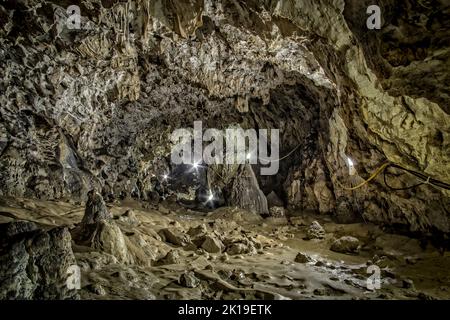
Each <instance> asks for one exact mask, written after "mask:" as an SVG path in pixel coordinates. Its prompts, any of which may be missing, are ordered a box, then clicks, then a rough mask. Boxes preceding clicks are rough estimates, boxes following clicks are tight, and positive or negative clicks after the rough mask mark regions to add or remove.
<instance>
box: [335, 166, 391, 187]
mask: <svg viewBox="0 0 450 320" xmlns="http://www.w3.org/2000/svg"><path fill="white" fill-rule="evenodd" d="M390 164H391V163H390V162H386V163H384V164H383V165H381V166H380V167H379V168H378V169H377V170H375V172H374V173H373V174H372V175H371V176H370V177H369V178H368V179H367V180H364V181H363V182H361V183H360V184H358V185H357V186H354V187H351V188H349V187H346V186H344V185H342V184H341V183H340V182H339V180H338V179H336V182H337V184H338V185H339V186H340V187H341V188H343V189H345V190H349V191H351V190H356V189H359V188H361V187H362V186H364V185H365V184H367V183H369V182H370V181H371V180H373V179H375V178H376V176H378V175H379V174H380V173H381V172H383V170H384V169H386V167H387V166H389V165H390Z"/></svg>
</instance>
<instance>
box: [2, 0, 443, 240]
mask: <svg viewBox="0 0 450 320" xmlns="http://www.w3.org/2000/svg"><path fill="white" fill-rule="evenodd" d="M377 3H378V4H379V5H380V7H381V9H382V17H383V19H382V20H383V25H382V29H381V30H367V27H366V19H367V14H366V8H367V6H368V5H370V4H372V3H371V1H368V0H367V1H366V0H364V1H360V0H347V1H343V0H342V1H325V0H321V1H313V0H305V1H295V0H264V1H256V0H250V1H245V2H238V1H230V0H220V1H212V0H205V1H197V0H196V1H187V0H186V1H185V0H182V1H163V0H158V1H143V0H135V1H127V2H123V1H100V0H94V1H89V2H81V1H72V2H71V4H77V5H79V6H80V9H81V15H82V19H81V29H79V30H69V29H68V28H67V27H66V21H67V14H66V8H65V7H63V6H62V4H61V2H59V1H45V2H41V1H35V0H23V1H12V0H7V1H3V2H2V4H0V15H1V19H0V72H1V74H2V79H1V80H0V92H1V93H0V194H1V195H12V196H26V197H35V198H43V199H67V200H70V201H85V200H86V194H87V192H88V191H89V190H92V189H93V188H96V190H99V192H100V193H101V194H102V195H103V196H104V197H105V199H114V198H116V199H117V198H126V197H134V198H139V199H143V200H148V199H155V197H156V198H159V195H157V194H158V193H161V194H164V195H165V193H166V191H167V190H166V189H169V190H170V188H171V186H170V184H171V183H172V182H170V181H169V182H166V184H168V185H167V186H165V187H164V186H163V187H161V186H162V185H163V181H162V178H161V177H162V176H163V175H164V174H166V173H169V172H170V171H171V170H172V169H173V168H171V166H170V162H169V158H168V155H169V152H170V143H169V135H170V133H171V132H172V131H173V130H174V129H176V128H180V127H191V126H192V123H193V121H194V120H199V119H201V120H203V122H204V126H205V127H206V126H209V127H215V128H219V129H222V128H225V127H228V126H230V125H239V126H241V127H242V128H255V127H259V128H266V127H276V128H279V129H280V132H281V136H280V139H281V141H280V148H281V155H286V154H288V153H289V152H290V151H291V150H293V149H294V148H297V147H298V146H299V147H298V149H296V151H295V152H294V153H293V154H292V155H291V156H290V157H288V158H286V159H284V160H283V161H280V172H279V174H278V175H276V176H272V177H270V176H268V177H260V176H256V177H255V179H256V180H257V181H258V184H256V183H253V182H252V183H251V185H252V186H253V187H252V188H254V189H255V190H258V189H261V191H262V192H263V193H264V194H266V195H267V194H269V193H270V192H271V191H273V190H275V191H276V192H277V193H279V196H280V197H282V198H283V201H284V202H285V203H286V204H288V205H289V206H290V207H294V208H300V209H302V210H304V211H312V212H320V213H329V214H336V213H337V212H338V213H339V215H340V216H342V217H343V220H342V221H345V222H350V221H353V220H355V219H356V220H357V219H359V218H361V216H362V217H364V219H366V220H369V221H373V222H378V223H384V224H390V225H396V226H403V227H404V228H407V229H409V230H411V231H422V232H424V231H435V230H436V231H439V232H445V233H448V232H450V219H449V210H448V208H449V207H450V194H449V193H448V191H442V190H436V189H433V188H432V187H431V186H429V185H422V186H420V187H418V188H415V189H414V190H407V191H400V192H392V191H390V190H389V189H387V188H386V187H385V186H384V184H383V182H382V177H381V176H380V177H378V178H376V179H375V180H374V182H373V183H372V184H369V185H367V186H365V187H363V188H361V189H359V190H357V191H354V192H349V191H346V190H344V189H343V188H342V185H350V184H352V183H357V182H360V181H362V179H363V178H367V177H368V176H369V174H370V173H371V172H373V171H374V170H375V169H376V168H377V167H378V166H379V165H380V164H381V163H383V162H384V161H386V160H389V161H392V162H394V163H397V164H400V165H402V166H405V167H407V168H409V169H413V170H417V171H420V172H423V173H425V174H426V175H428V176H431V177H433V178H436V179H440V180H443V181H446V182H449V181H450V161H449V160H450V159H449V158H450V154H449V136H450V135H449V133H450V126H449V123H450V119H449V115H448V112H449V109H448V105H449V89H448V85H447V84H448V83H449V82H450V76H449V75H450V70H449V68H450V67H449V66H450V63H449V59H450V46H449V45H448V41H449V37H450V28H449V26H448V21H450V19H449V16H450V13H449V7H448V4H446V2H445V1H443V0H436V1H431V2H430V4H429V5H427V4H425V2H424V1H413V0H407V1H401V2H398V1H390V0H380V1H378V2H377ZM426 3H428V2H426ZM23 21H27V23H26V24H24V23H23ZM347 156H349V157H351V158H352V159H353V162H354V163H355V170H356V175H355V176H352V177H351V178H350V177H349V175H348V166H347V163H348V162H347ZM224 170H225V171H229V174H230V175H229V176H227V175H223V177H224V178H225V179H228V178H229V177H230V181H216V182H217V184H220V185H222V187H224V188H226V187H227V186H228V185H230V184H231V185H233V184H234V185H235V188H237V189H238V190H240V189H239V188H243V187H246V186H247V184H245V183H242V182H240V181H241V180H240V179H239V177H238V174H239V171H238V170H234V169H233V168H229V169H224ZM208 178H209V177H208ZM155 179H156V180H159V183H156V182H155ZM252 179H253V178H252ZM388 179H390V181H393V182H392V184H393V185H395V186H397V187H405V186H408V185H412V184H414V183H416V182H417V181H416V180H415V179H413V178H411V177H409V176H407V175H404V174H402V173H401V172H400V171H398V170H395V169H390V170H389V172H388ZM195 185H197V182H196V184H195ZM166 187H167V188H166ZM172 187H174V185H172ZM187 187H188V186H187ZM165 188H166V189H165ZM163 189H164V190H163ZM232 190H233V188H232ZM235 190H236V189H235ZM280 191H281V192H280ZM155 192H156V194H155ZM258 193H259V192H258ZM230 194H231V193H228V195H230ZM251 194H254V192H253V191H252V192H251ZM259 198H260V199H259V200H257V202H256V203H248V202H246V201H244V200H245V199H242V198H239V194H234V195H232V196H230V197H229V198H228V199H227V203H228V204H233V205H237V206H241V207H243V208H255V210H257V211H259V212H267V208H266V206H265V205H264V200H263V198H264V195H261V196H260V197H259ZM343 203H344V204H343ZM342 213H348V214H344V215H342Z"/></svg>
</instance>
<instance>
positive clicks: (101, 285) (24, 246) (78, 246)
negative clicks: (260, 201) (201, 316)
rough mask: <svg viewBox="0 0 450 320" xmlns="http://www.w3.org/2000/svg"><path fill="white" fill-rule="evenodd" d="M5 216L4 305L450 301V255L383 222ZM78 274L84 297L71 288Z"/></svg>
mask: <svg viewBox="0 0 450 320" xmlns="http://www.w3.org/2000/svg"><path fill="white" fill-rule="evenodd" d="M0 211H1V214H0V223H1V224H0V228H2V229H1V232H0V234H1V236H2V239H1V252H0V266H1V269H0V276H1V279H2V283H1V285H0V299H10V298H23V299H46V298H56V299H330V298H332V299H445V298H447V299H448V298H450V291H449V289H450V275H449V274H448V271H447V270H448V268H449V266H450V254H449V253H448V252H440V251H439V250H437V249H436V248H434V247H433V245H431V244H430V243H425V244H424V243H421V242H420V241H419V240H417V239H413V238H409V237H407V236H402V235H393V234H388V233H386V232H384V231H383V230H382V229H381V228H380V227H377V226H375V225H372V224H366V223H357V224H345V225H344V224H336V223H335V222H333V221H332V220H331V219H330V218H329V217H326V216H315V217H314V216H301V215H298V213H296V212H290V211H289V210H287V212H286V214H285V215H283V216H282V217H280V216H277V218H276V219H274V218H272V217H267V218H262V217H261V216H259V215H257V214H254V213H250V212H248V211H245V210H241V209H237V208H231V207H223V208H219V209H216V210H215V211H211V212H208V213H204V212H203V213H201V212H196V211H193V210H186V209H184V208H181V207H179V206H177V205H175V204H173V203H170V202H162V203H160V204H159V205H158V207H155V208H144V207H143V206H142V205H141V204H140V203H138V202H135V201H131V200H130V201H123V202H122V203H116V204H114V205H107V204H105V202H104V201H103V199H102V198H101V196H99V195H98V194H91V195H90V197H89V200H88V202H87V206H86V208H85V207H82V206H77V205H72V204H68V203H64V202H60V201H41V200H28V199H12V198H11V199H9V198H4V199H2V200H1V201H0ZM73 266H77V267H79V270H80V276H81V277H80V280H81V281H80V289H79V290H77V289H76V288H73V287H72V289H71V287H70V286H68V285H67V277H68V276H67V272H68V270H70V268H71V267H72V268H73ZM373 270H375V271H376V270H379V276H380V277H379V280H380V288H379V289H377V288H376V286H375V288H373V285H374V284H376V283H374V282H372V281H374V279H375V278H373V275H374V274H375V276H376V272H375V273H374V271H373ZM42 271H44V272H45V273H43V272H42ZM368 283H369V285H368ZM370 284H372V286H371V285H370Z"/></svg>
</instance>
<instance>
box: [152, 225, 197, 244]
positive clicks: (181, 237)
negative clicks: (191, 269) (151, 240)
mask: <svg viewBox="0 0 450 320" xmlns="http://www.w3.org/2000/svg"><path fill="white" fill-rule="evenodd" d="M158 234H159V235H160V236H161V238H162V240H163V241H165V242H168V243H171V244H173V245H176V246H181V247H183V246H185V245H187V244H189V243H190V242H191V239H190V237H189V236H188V235H187V234H185V233H183V232H181V231H179V230H178V229H176V228H164V229H161V230H160V231H159V232H158Z"/></svg>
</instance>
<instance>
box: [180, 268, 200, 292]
mask: <svg viewBox="0 0 450 320" xmlns="http://www.w3.org/2000/svg"><path fill="white" fill-rule="evenodd" d="M178 282H179V284H180V285H182V286H183V287H186V288H195V287H198V285H199V284H200V280H199V279H198V278H197V277H196V276H195V274H194V273H193V272H192V271H189V272H185V273H183V274H182V275H181V276H180V280H179V281H178Z"/></svg>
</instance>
